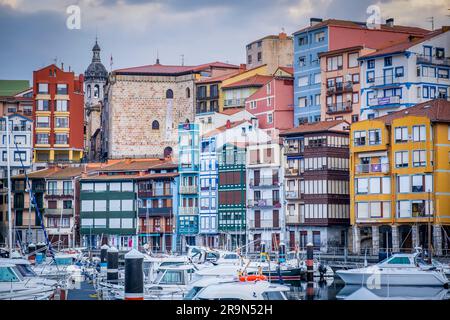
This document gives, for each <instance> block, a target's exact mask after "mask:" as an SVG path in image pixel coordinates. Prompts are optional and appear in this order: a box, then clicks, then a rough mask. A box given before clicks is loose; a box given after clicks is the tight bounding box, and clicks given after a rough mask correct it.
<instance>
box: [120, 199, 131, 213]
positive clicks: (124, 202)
mask: <svg viewBox="0 0 450 320" xmlns="http://www.w3.org/2000/svg"><path fill="white" fill-rule="evenodd" d="M122 211H133V200H122Z"/></svg>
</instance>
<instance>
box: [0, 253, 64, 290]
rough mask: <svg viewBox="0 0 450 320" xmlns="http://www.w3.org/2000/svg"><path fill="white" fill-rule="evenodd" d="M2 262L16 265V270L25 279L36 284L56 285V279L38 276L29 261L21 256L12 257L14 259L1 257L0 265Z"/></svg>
mask: <svg viewBox="0 0 450 320" xmlns="http://www.w3.org/2000/svg"><path fill="white" fill-rule="evenodd" d="M2 264H13V265H15V266H16V268H17V270H18V271H19V272H20V274H21V275H22V277H24V278H25V279H27V280H29V281H32V282H34V283H36V284H42V285H46V286H54V287H57V286H58V284H59V283H58V281H56V280H52V279H47V278H43V277H39V276H38V275H37V274H36V272H34V270H33V269H32V268H31V263H30V261H28V260H26V259H23V258H14V259H8V258H1V259H0V265H2Z"/></svg>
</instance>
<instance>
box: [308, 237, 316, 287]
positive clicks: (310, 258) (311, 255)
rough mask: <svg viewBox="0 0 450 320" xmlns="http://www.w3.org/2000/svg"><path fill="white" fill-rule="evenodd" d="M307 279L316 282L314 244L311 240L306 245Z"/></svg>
mask: <svg viewBox="0 0 450 320" xmlns="http://www.w3.org/2000/svg"><path fill="white" fill-rule="evenodd" d="M306 280H307V281H308V283H309V282H314V246H313V244H312V243H311V242H310V243H308V244H307V245H306Z"/></svg>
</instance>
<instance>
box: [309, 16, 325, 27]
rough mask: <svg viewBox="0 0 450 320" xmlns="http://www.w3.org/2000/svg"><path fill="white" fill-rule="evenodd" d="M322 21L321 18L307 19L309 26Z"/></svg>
mask: <svg viewBox="0 0 450 320" xmlns="http://www.w3.org/2000/svg"><path fill="white" fill-rule="evenodd" d="M322 21H323V19H320V18H311V19H309V24H310V26H311V27H314V26H315V25H317V24H319V23H321V22H322Z"/></svg>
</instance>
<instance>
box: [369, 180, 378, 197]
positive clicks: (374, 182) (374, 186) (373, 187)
mask: <svg viewBox="0 0 450 320" xmlns="http://www.w3.org/2000/svg"><path fill="white" fill-rule="evenodd" d="M369 185H370V193H371V194H380V193H381V179H380V178H370V179H369Z"/></svg>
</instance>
